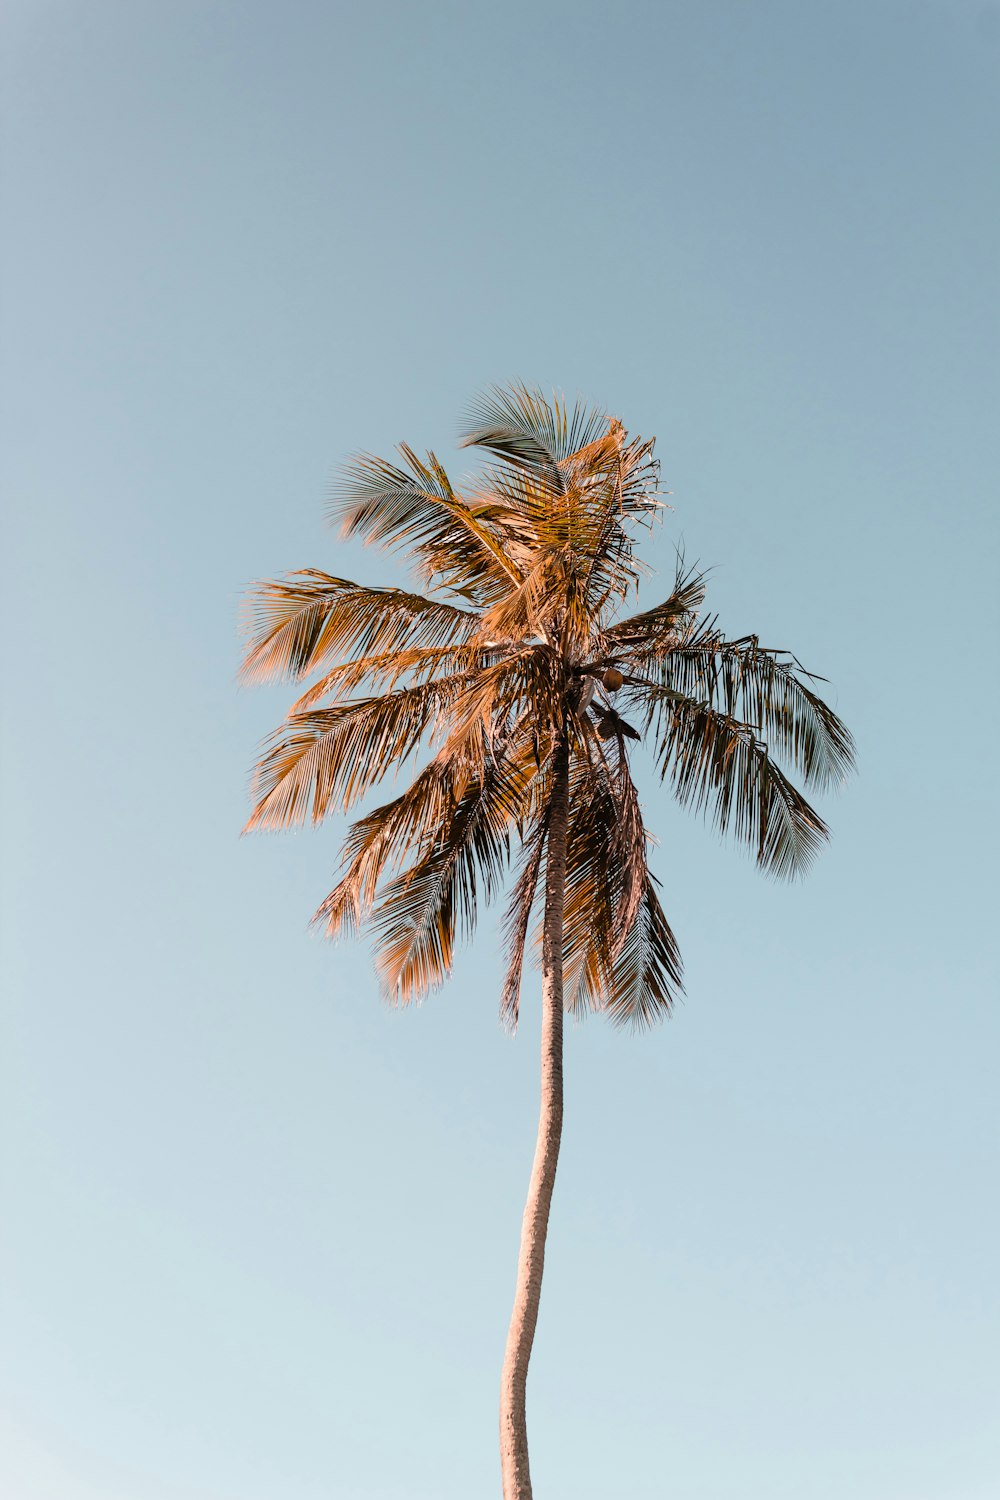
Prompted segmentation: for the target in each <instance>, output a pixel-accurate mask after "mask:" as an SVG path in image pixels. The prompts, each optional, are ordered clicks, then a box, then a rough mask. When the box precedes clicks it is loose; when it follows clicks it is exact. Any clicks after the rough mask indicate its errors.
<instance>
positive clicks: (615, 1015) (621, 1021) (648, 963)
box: [603, 875, 684, 1030]
mask: <svg viewBox="0 0 1000 1500" xmlns="http://www.w3.org/2000/svg"><path fill="white" fill-rule="evenodd" d="M683 971H684V966H683V964H682V962H681V955H680V949H679V948H678V946H677V940H676V938H675V937H674V935H673V933H672V932H671V930H670V924H669V923H668V922H667V918H666V915H665V913H664V911H663V907H662V906H661V905H660V901H659V897H658V896H657V894H656V889H655V883H654V878H653V876H651V875H650V876H649V877H648V879H647V881H646V883H645V886H644V888H643V892H642V899H641V901H640V904H639V909H638V911H637V912H636V914H635V917H634V918H633V920H632V922H631V924H630V926H629V928H628V931H627V932H626V934H625V940H624V942H623V943H622V945H621V948H620V949H619V951H618V954H617V957H616V958H615V962H614V967H613V972H612V977H611V986H610V994H609V996H608V999H607V1001H606V1003H605V1005H604V1007H603V1008H604V1010H605V1012H606V1014H607V1016H608V1017H609V1019H610V1020H611V1021H613V1022H614V1023H615V1024H616V1025H618V1026H632V1027H635V1028H636V1029H637V1030H641V1029H643V1028H644V1027H648V1026H652V1025H653V1024H654V1023H655V1022H656V1021H659V1020H662V1019H663V1018H664V1017H666V1016H669V1015H670V1013H671V1011H672V1010H673V1007H674V1001H675V1000H676V998H677V996H678V995H679V994H680V992H681V990H682V988H683Z"/></svg>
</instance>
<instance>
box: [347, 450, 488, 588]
mask: <svg viewBox="0 0 1000 1500" xmlns="http://www.w3.org/2000/svg"><path fill="white" fill-rule="evenodd" d="M399 452H400V454H401V456H402V458H403V460H404V462H405V463H406V465H407V468H406V469H401V468H398V467H397V466H396V465H395V464H391V463H389V462H388V461H387V460H386V459H383V458H377V457H376V456H375V455H373V454H361V455H359V457H357V458H356V459H355V460H354V462H353V463H352V464H350V465H349V466H348V467H347V468H346V469H345V470H344V472H343V473H342V475H341V477H340V479H339V481H338V483H337V485H336V487H335V489H334V494H333V498H332V501H331V505H330V518H331V520H333V521H334V522H337V523H339V525H340V530H341V535H342V536H345V537H350V536H358V537H362V538H363V539H364V540H365V541H366V542H368V543H377V544H381V545H383V546H386V547H388V548H390V549H392V550H396V551H402V552H403V553H404V554H405V555H406V556H408V557H412V558H414V559H415V561H416V563H417V566H418V569H419V571H420V574H421V576H422V577H423V579H424V580H425V582H426V583H428V584H430V585H434V586H436V587H440V588H443V589H446V590H450V591H451V592H452V593H455V594H460V595H461V596H462V597H464V598H468V599H471V600H472V601H473V602H474V603H476V604H486V603H489V602H491V601H492V600H495V599H497V598H499V597H500V596H501V595H502V594H503V593H504V592H505V591H506V589H507V588H508V587H509V585H510V583H511V581H512V580H513V581H515V582H516V581H517V579H518V573H517V569H516V568H515V566H514V565H513V563H512V562H511V561H510V559H509V558H508V557H507V555H506V553H505V550H504V547H503V538H502V534H500V533H499V532H498V529H497V527H496V526H495V524H493V523H492V522H491V519H490V516H489V509H490V507H489V506H488V505H487V506H480V507H477V508H476V509H474V508H473V507H471V506H470V505H468V504H467V503H466V502H465V501H464V500H463V499H462V498H461V497H460V496H459V495H457V494H456V493H455V491H454V490H453V488H452V486H451V481H450V480H449V479H448V476H447V474H446V473H445V471H444V469H443V468H442V467H441V465H440V463H439V462H438V460H437V459H436V458H435V456H434V454H433V453H430V454H428V455H427V462H426V463H423V462H422V461H421V460H420V459H418V458H417V456H416V454H415V453H414V452H413V451H412V449H411V448H409V447H407V446H406V444H405V443H404V444H400V447H399ZM477 510H478V512H479V513H478V514H477V513H476V511H477Z"/></svg>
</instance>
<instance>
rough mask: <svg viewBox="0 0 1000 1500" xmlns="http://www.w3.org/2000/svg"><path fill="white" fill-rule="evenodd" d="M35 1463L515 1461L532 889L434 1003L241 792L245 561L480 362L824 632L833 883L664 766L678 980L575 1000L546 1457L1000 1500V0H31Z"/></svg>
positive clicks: (717, 560)
mask: <svg viewBox="0 0 1000 1500" xmlns="http://www.w3.org/2000/svg"><path fill="white" fill-rule="evenodd" d="M2 29H3V33H4V40H3V48H2V51H3V64H2V66H3V79H2V89H3V95H4V100H5V105H4V108H5V112H6V118H5V123H4V129H3V136H4V144H3V153H4V188H3V195H4V203H5V214H4V222H5V227H4V232H3V236H2V240H0V254H2V270H3V275H2V279H3V295H4V306H3V329H2V334H3V339H2V345H3V355H2V358H3V411H4V437H3V445H2V447H3V451H2V464H3V471H4V472H3V488H4V497H5V519H4V545H3V551H2V567H3V591H2V605H3V615H4V624H3V641H4V645H5V648H6V649H5V656H6V667H5V684H6V686H5V694H4V709H5V711H4V715H3V721H4V722H3V748H2V756H3V759H2V778H0V789H2V796H3V808H2V827H3V855H2V872H3V949H2V972H3V980H4V994H5V999H4V1031H5V1037H4V1044H3V1063H2V1068H3V1077H2V1099H3V1105H2V1108H3V1152H4V1178H3V1210H4V1212H3V1218H4V1227H3V1265H2V1268H0V1269H2V1280H3V1285H4V1336H3V1339H2V1351H3V1352H2V1355H0V1360H2V1394H3V1398H4V1399H3V1408H4V1415H3V1418H2V1424H3V1425H2V1431H0V1454H2V1456H0V1490H2V1492H3V1494H4V1495H5V1496H9V1497H10V1500H290V1497H294V1500H319V1497H323V1500H328V1497H331V1496H332V1497H338V1500H339V1497H344V1500H398V1497H407V1500H431V1497H433V1500H468V1497H470V1496H490V1495H496V1494H498V1493H499V1466H498V1459H497V1452H496V1405H497V1381H498V1371H499V1365H500V1358H501V1353H502V1347H503V1340H504V1335H505V1331H506V1325H507V1319H508V1316H509V1309H510V1300H511V1294H512V1289H513V1277H514V1266H515V1258H516V1248H517V1237H518V1231H519V1226H520V1215H521V1208H522V1202H523V1194H524V1190H525V1187H526V1183H527V1176H528V1169H529V1163H530V1156H531V1150H532V1143H533V1138H534V1129H535V1117H536V1103H537V1081H536V1079H537V1056H536V1044H537V983H536V982H532V984H531V985H530V986H529V990H528V995H529V1003H528V1006H527V1014H526V1018H525V1022H524V1025H523V1027H522V1030H521V1033H520V1035H519V1036H518V1038H517V1039H516V1041H514V1042H511V1041H510V1040H508V1039H507V1038H506V1037H505V1036H504V1035H503V1034H502V1033H501V1031H500V1029H499V1027H498V1024H497V1019H496V997H497V989H498V971H499V963H498V939H497V935H496V931H495V919H494V915H493V914H492V913H487V914H486V917H485V919H484V922H483V925H482V928H481V932H480V936H479V938H478V940H477V942H476V944H475V946H474V947H473V948H472V949H470V950H469V951H468V952H466V953H465V954H464V955H463V956H462V958H461V961H460V962H459V964H458V966H457V969H456V973H455V975H454V978H453V981H452V982H451V983H450V985H449V986H448V987H447V988H446V989H444V990H443V991H442V992H441V993H440V994H438V995H436V996H434V997H432V999H431V1000H430V1001H428V1002H427V1003H426V1004H425V1005H424V1006H422V1007H420V1008H418V1009H414V1010H412V1011H405V1012H395V1011H392V1010H390V1009H387V1008H386V1007H385V1006H383V1005H382V1004H381V1003H380V1001H379V999H378V996H377V992H376V987H375V983H374V981H373V978H372V973H371V968H370V962H369V960H368V957H367V954H366V950H365V948H364V946H363V945H358V946H350V945H347V946H343V947H340V948H336V949H335V948H332V947H330V946H329V945H327V944H324V943H323V942H321V941H319V940H318V939H316V938H315V937H312V936H310V935H309V934H308V932H307V921H308V917H309V915H310V914H311V912H312V911H313V910H314V908H315V907H316V906H317V904H318V903H319V901H320V899H321V898H322V897H323V895H325V893H326V891H327V890H328V889H329V887H330V885H331V884H332V882H333V873H334V870H335V868H336V863H337V846H338V834H339V832H340V829H339V828H338V827H330V828H327V829H324V830H320V831H308V832H303V833H300V834H298V835H295V836H292V835H285V836H282V837H257V838H253V839H245V840H242V841H241V840H240V839H239V838H238V833H239V829H240V827H241V824H242V822H243V819H244V817H245V815H246V810H247V800H246V776H247V770H248V768H249V765H250V763H251V762H252V760H253V757H254V753H255V747H256V744H257V742H258V741H259V740H260V738H261V737H262V736H263V735H264V734H265V733H266V732H267V731H269V730H270V728H271V727H272V726H273V724H274V723H275V722H276V721H277V719H278V718H279V717H280V714H281V712H282V711H283V710H284V707H285V706H286V705H287V703H288V702H289V701H290V694H289V693H288V692H287V691H286V690H283V689H274V690H271V689H268V690H266V691H256V692H250V691H244V690H240V689H238V688H237V685H236V681H235V671H236V664H237V660H238V647H239V643H238V637H237V631H236V620H237V614H238V605H239V600H240V596H241V593H242V591H243V589H244V588H245V586H246V584H247V583H248V582H249V581H250V580H252V579H254V578H259V577H261V576H267V575H269V574H272V573H275V572H279V571H282V570H284V569H287V568H293V567H301V566H308V565H313V566H318V567H323V568H326V569H328V570H330V571H334V572H339V573H342V574H345V575H347V576H358V577H361V578H363V579H365V580H369V581H391V580H393V579H395V578H396V577H397V576H398V574H397V573H396V571H395V570H394V568H393V567H391V566H389V565H388V564H387V563H385V562H384V561H383V559H381V558H380V557H379V555H378V554H376V553H372V552H362V551H361V550H360V549H358V548H356V547H353V546H352V547H345V546H341V545H338V544H337V543H336V541H335V539H334V537H333V535H332V533H331V532H330V531H329V530H328V529H327V528H326V527H325V525H324V522H323V509H324V503H325V496H326V492H327V489H328V485H329V479H330V476H331V474H332V473H333V472H334V471H335V469H336V466H337V465H338V463H340V462H341V461H342V460H343V459H344V458H345V457H346V456H347V455H349V454H350V453H352V452H354V451H356V450H357V449H359V448H367V449H373V450H375V451H387V450H389V449H390V448H391V446H392V444H394V443H395V442H397V441H399V440H400V439H406V440H408V441H410V442H411V443H413V444H414V445H416V446H418V447H419V446H421V445H425V446H430V445H433V446H434V447H436V448H437V450H438V451H439V452H440V453H441V454H442V456H444V457H445V458H446V459H447V460H448V461H449V462H454V464H455V466H456V469H457V471H458V472H459V473H461V472H462V471H463V470H464V469H465V468H466V467H467V465H468V462H469V460H468V455H458V454H456V453H455V451H454V437H455V432H456V430H457V426H458V422H459V419H460V417H461V415H462V412H463V410H464V408H465V406H466V403H467V402H468V400H469V398H470V397H471V396H472V395H473V394H474V393H475V392H476V391H477V390H479V389H481V388H482V387H484V386H485V385H487V384H489V383H491V382H495V381H504V380H508V379H511V378H515V377H521V378H524V379H527V380H530V381H536V382H539V383H542V384H544V385H547V386H549V385H554V386H557V387H559V388H562V389H565V390H566V391H567V392H569V394H570V395H573V394H576V393H577V392H580V393H582V394H583V395H584V396H586V397H588V398H590V399H592V400H594V401H596V402H599V403H603V404H606V405H607V407H608V408H609V409H610V410H612V411H614V412H616V413H619V414H620V415H621V416H622V417H623V418H624V420H625V421H626V423H627V425H628V426H629V427H630V428H631V429H632V430H633V431H639V432H642V433H644V434H648V433H656V434H657V436H658V440H659V445H658V452H659V454H660V457H661V459H662V463H663V475H664V481H665V483H666V485H667V486H668V487H669V488H670V489H671V490H672V492H673V495H672V501H671V503H672V504H673V506H674V509H673V510H672V511H671V512H669V513H668V514H667V517H666V520H665V524H664V525H663V527H662V529H661V530H660V531H659V532H657V533H656V534H655V535H654V537H653V538H652V540H651V542H650V545H649V547H648V549H647V553H646V556H647V559H648V561H649V562H650V563H651V564H653V566H654V567H655V568H656V569H657V577H656V578H655V579H654V580H653V581H652V583H651V584H650V586H649V590H648V593H647V595H646V597H647V598H648V599H649V600H650V602H652V600H653V598H654V597H657V596H660V595H662V594H664V593H666V592H667V589H668V586H669V582H670V577H671V574H672V569H673V559H674V549H675V547H676V546H677V545H678V544H682V545H683V546H684V548H685V550H686V553H687V556H688V559H689V560H690V561H694V560H699V561H701V562H702V563H703V564H705V565H710V566H711V567H712V568H713V570H714V571H713V574H712V584H711V589H712V593H711V602H712V605H713V607H714V608H715V609H716V610H717V611H718V612H719V615H720V617H721V621H722V623H723V625H724V626H725V627H726V628H727V629H728V630H730V631H732V632H733V633H743V632H744V631H747V630H756V631H758V632H759V634H760V635H761V637H762V639H763V640H764V642H765V643H767V644H770V645H776V646H782V647H789V648H791V649H793V650H794V651H796V652H797V653H798V655H799V656H800V657H801V659H802V660H803V661H804V663H805V664H806V666H807V667H810V668H812V669H813V670H815V671H818V672H821V673H823V674H824V675H825V676H826V677H828V678H829V679H830V688H829V695H830V697H831V701H832V702H833V703H834V704H835V706H836V707H837V708H838V709H839V711H840V712H841V713H842V714H843V716H844V717H845V718H846V719H847V721H848V723H849V724H850V725H851V726H852V728H853V729H854V731H855V733H856V736H857V739H858V744H859V758H860V775H859V777H858V778H857V779H856V781H855V782H854V783H853V784H852V785H851V786H850V787H849V788H848V789H847V790H846V791H845V792H844V793H842V794H841V795H839V796H838V797H836V798H831V799H829V800H827V801H826V802H824V803H823V804H822V808H823V811H824V812H825V813H826V815H827V816H828V818H829V819H830V821H831V822H832V824H833V828H834V840H833V842H832V844H831V846H830V848H829V850H828V851H827V852H826V853H825V854H824V856H823V857H822V858H821V860H820V862H819V864H818V866H817V867H816V869H815V872H814V873H813V874H812V875H811V877H810V878H809V879H808V881H806V882H805V883H803V884H801V885H798V886H794V887H787V886H786V887H782V886H777V885H775V884H773V883H769V882H768V881H767V880H766V879H764V878H763V877H761V876H759V875H758V873H757V872H756V870H755V869H754V868H753V866H752V864H751V863H750V862H749V861H748V860H747V858H746V857H745V856H744V855H743V854H742V853H741V852H740V851H738V850H736V849H734V848H732V847H727V846H725V845H722V844H720V843H719V842H718V840H717V839H716V837H715V836H714V835H713V833H712V832H711V830H709V829H706V828H705V827H704V826H702V825H701V824H700V823H698V822H697V821H696V820H695V819H693V818H691V817H690V816H689V815H687V814H685V813H684V812H682V811H681V810H679V809H676V808H675V807H674V806H673V805H672V804H671V803H670V801H669V799H668V797H667V796H666V794H665V793H664V792H663V791H662V790H660V789H658V788H656V787H654V784H653V782H652V780H651V779H650V778H649V777H648V776H646V777H645V779H644V780H643V782H642V786H643V796H644V801H645V806H646V813H647V819H648V821H649V822H650V824H651V825H652V827H653V828H654V829H655V830H656V831H657V833H658V834H659V836H660V839H661V844H660V848H659V850H658V852H657V855H656V864H655V868H656V869H657V870H658V872H659V874H660V875H661V877H662V878H663V881H664V886H665V900H666V904H667V907H668V911H669V914H670V916H671V919H672V922H673V924H674V927H675V930H676V932H677V934H678V936H679V938H680V940H681V944H682V947H683V951H684V956H685V959H686V972H687V998H686V1000H685V1002H684V1004H683V1005H682V1006H681V1007H680V1008H679V1009H678V1012H677V1014H676V1017H675V1018H674V1019H673V1020H672V1021H671V1022H670V1023H669V1024H668V1025H666V1026H663V1027H661V1028H660V1029H659V1030H657V1031H655V1032H653V1033H652V1034H649V1035H645V1036H640V1037H634V1036H629V1035H627V1034H626V1035H623V1034H620V1033H616V1032H614V1031H612V1030H611V1029H609V1028H608V1027H606V1026H605V1025H603V1024H601V1023H600V1022H599V1021H597V1020H591V1021H589V1022H587V1023H585V1024H583V1025H581V1026H573V1027H571V1028H570V1029H569V1031H568V1035H567V1079H568V1082H567V1118H566V1136H565V1144H564V1154H563V1158H562V1163H561V1166H560V1175H559V1181H558V1185H557V1190H556V1197H555V1203H554V1215H553V1224H552V1232H551V1240H550V1252H549V1257H548V1262H547V1268H546V1285H545V1291H544V1298H543V1307H542V1315H541V1320H540V1325H539V1331H538V1340H537V1344H536V1352H535V1358H534V1361H533V1364H532V1374H531V1378H530V1382H529V1424H530V1436H531V1445H532V1461H533V1472H534V1476H535V1486H536V1492H537V1494H538V1496H539V1500H597V1497H602V1500H604V1497H608V1496H622V1497H628V1500H661V1497H663V1496H672V1497H677V1500H736V1497H739V1500H843V1497H844V1496H845V1495H850V1496H851V1497H852V1500H987V1497H988V1496H993V1495H995V1494H996V1493H997V1489H996V1486H997V1482H998V1475H1000V1433H998V1426H997V1412H998V1410H1000V1403H998V1396H1000V1379H998V1373H1000V1372H998V1360H997V1353H996V1351H997V1346H998V1339H997V1335H998V1331H1000V1330H998V1328H997V1321H998V1320H997V1298H996V1267H997V1265H998V1264H1000V1215H998V1208H997V1198H996V1181H995V1178H996V1173H995V1166H996V1140H997V1125H998V1119H997V1115H998V1106H997V1097H996V1096H997V1090H996V1077H997V1062H998V1045H997V1044H998V1040H1000V1038H998V1023H997V1006H996V999H997V983H996V981H997V966H996V960H995V936H993V935H992V934H993V933H995V905H996V901H995V898H996V879H995V870H996V863H997V853H996V847H997V845H996V835H997V831H998V828H997V817H996V813H997V792H996V788H997V777H996V771H995V762H996V755H997V749H996V747H997V743H998V738H997V735H998V729H1000V725H998V720H997V713H996V702H995V698H996V690H995V687H991V686H990V684H991V683H995V680H996V656H997V645H998V630H997V626H998V618H997V597H998V591H997V586H996V578H997V565H998V550H1000V549H998V547H997V524H996V475H997V472H998V467H1000V462H998V461H1000V451H998V444H997V440H996V429H997V421H996V417H997V401H998V395H1000V391H998V385H1000V382H998V379H997V376H998V349H1000V338H998V333H1000V330H998V317H997V312H998V295H997V294H998V285H997V282H998V278H997V266H998V264H1000V243H998V241H1000V234H998V223H1000V214H998V207H1000V204H998V198H1000V191H998V184H1000V151H998V146H1000V106H998V98H1000V88H998V83H1000V5H998V4H997V3H996V0H863V3H862V0H842V3H839V4H834V3H824V4H820V3H816V0H787V3H776V0H758V3H753V4H751V3H736V0H729V3H717V0H701V3H695V0H688V3H679V0H663V3H659V4H655V5H654V4H648V5H647V4H640V3H629V4H625V5H622V6H619V7H617V8H616V7H611V6H605V5H597V4H595V3H592V0H582V3H575V4H568V3H566V4H558V3H551V0H534V3H528V0H513V3H510V4H507V5H505V6H502V7H501V6H495V7H494V6H486V5H482V4H476V3H471V4H469V3H465V4H459V3H457V0H456V3H445V0H427V3H425V4H423V5H415V4H413V5H404V4H401V3H398V0H397V3H388V4H372V3H369V4H367V5H365V6H363V7H362V6H356V5H355V6H347V5H343V4H341V5H336V4H320V3H305V0H298V3H288V0H286V3H284V4H281V5H278V4H276V3H270V4H268V3H263V0H256V3H254V0H248V3H243V4H239V3H235V0H232V3H224V0H197V3H195V0H171V3H169V4H155V3H152V0H138V3H136V0H118V3H111V0H90V3H88V4H83V3H76V4H68V3H61V0H5V3H4V4H3V6H2Z"/></svg>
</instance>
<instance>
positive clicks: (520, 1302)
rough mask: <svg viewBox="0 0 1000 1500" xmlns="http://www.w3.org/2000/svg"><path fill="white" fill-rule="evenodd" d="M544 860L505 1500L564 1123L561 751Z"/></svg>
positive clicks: (517, 1491) (503, 1394)
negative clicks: (538, 1055)
mask: <svg viewBox="0 0 1000 1500" xmlns="http://www.w3.org/2000/svg"><path fill="white" fill-rule="evenodd" d="M557 755H558V760H557V763H556V777H555V785H554V787H553V791H552V797H553V801H552V820H551V822H550V824H549V839H548V849H547V852H546V859H545V915H544V919H543V927H542V1100H541V1110H540V1113H539V1117H538V1140H537V1143H536V1145H535V1160H534V1163H533V1164H532V1168H531V1182H530V1183H529V1185H528V1200H527V1202H526V1204H525V1206H524V1219H523V1221H522V1224H521V1249H520V1253H519V1255H518V1261H517V1286H516V1289H515V1292H514V1311H513V1313H512V1315H511V1320H510V1329H509V1331H508V1333H507V1348H506V1351H505V1353H504V1361H503V1373H502V1375H501V1377H500V1467H501V1471H502V1473H503V1493H504V1500H531V1475H530V1472H529V1469H528V1429H527V1425H526V1422H525V1410H524V1394H525V1386H526V1384H527V1379H528V1361H529V1359H530V1358H531V1345H532V1342H533V1340H534V1337H535V1325H536V1323H537V1322H538V1302H539V1298H540V1296H541V1291H542V1267H543V1266H544V1263H545V1235H546V1232H547V1230H548V1226H549V1206H550V1204H551V1202H552V1189H553V1187H554V1186H555V1180H556V1164H557V1163H558V1160H559V1141H560V1138H561V1136H562V1119H563V904H564V900H565V885H566V830H567V824H568V821H569V753H568V747H566V746H565V745H563V747H562V748H561V749H560V750H559V751H558V752H557Z"/></svg>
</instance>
